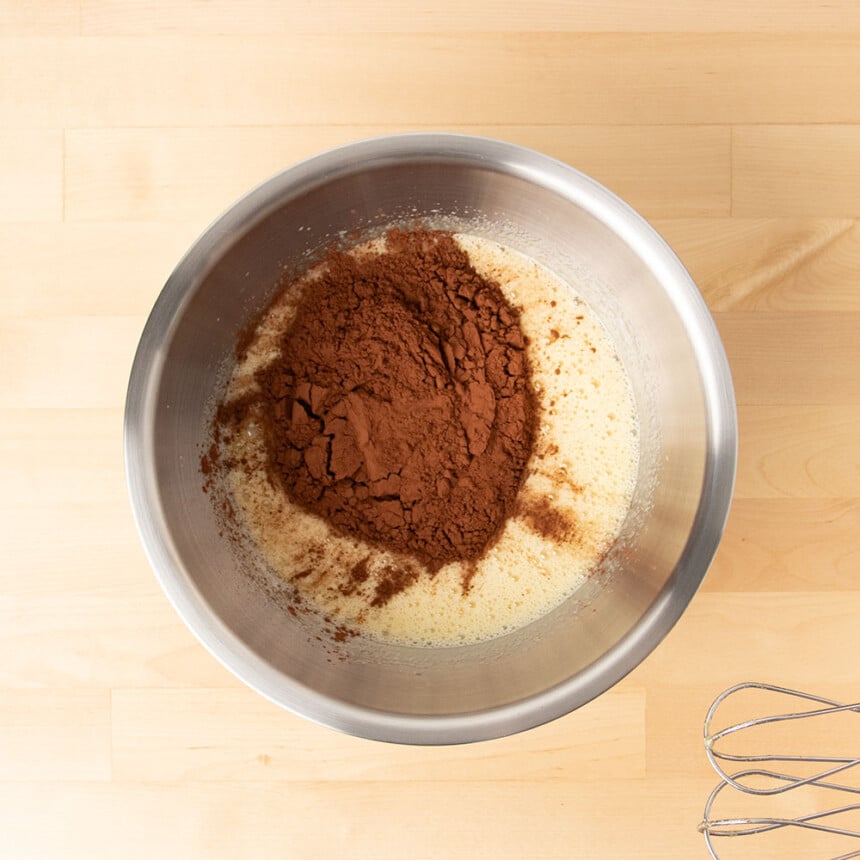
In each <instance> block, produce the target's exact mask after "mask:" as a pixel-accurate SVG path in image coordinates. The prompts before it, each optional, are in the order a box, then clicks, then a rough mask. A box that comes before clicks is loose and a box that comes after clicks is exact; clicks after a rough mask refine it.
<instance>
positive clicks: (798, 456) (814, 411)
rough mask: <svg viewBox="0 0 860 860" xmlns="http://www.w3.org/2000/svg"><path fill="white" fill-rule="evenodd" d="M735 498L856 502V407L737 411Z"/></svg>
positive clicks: (859, 433)
mask: <svg viewBox="0 0 860 860" xmlns="http://www.w3.org/2000/svg"><path fill="white" fill-rule="evenodd" d="M738 423H739V425H740V444H739V453H738V471H737V483H736V484H735V498H739V499H743V498H750V497H752V498H771V499H773V498H781V497H785V496H790V497H795V498H810V499H822V498H852V497H857V496H858V489H860V487H858V477H860V476H858V468H860V463H858V453H857V439H858V438H860V408H858V407H857V406H838V405H837V406H805V405H782V404H774V405H759V404H749V405H741V406H740V408H739V409H738Z"/></svg>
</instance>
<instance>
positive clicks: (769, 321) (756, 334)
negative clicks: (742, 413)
mask: <svg viewBox="0 0 860 860" xmlns="http://www.w3.org/2000/svg"><path fill="white" fill-rule="evenodd" d="M714 317H715V320H716V323H717V328H718V329H719V331H720V336H721V337H722V338H723V342H724V343H725V347H726V352H727V353H728V356H729V363H730V364H731V366H732V372H733V374H734V377H735V391H736V395H737V398H738V401H739V402H740V403H756V404H766V403H797V404H813V403H832V404H853V405H856V404H860V374H858V373H857V368H858V367H860V338H858V337H857V332H858V327H860V314H857V313H840V314H832V313H823V312H816V311H810V312H806V313H793V312H788V313H784V312H776V311H774V312H773V313H769V314H767V315H763V314H749V313H743V312H729V311H726V312H720V313H718V314H715V315H714ZM822 355H827V356H828V361H825V362H822V360H821V357H822ZM789 374H790V378H789Z"/></svg>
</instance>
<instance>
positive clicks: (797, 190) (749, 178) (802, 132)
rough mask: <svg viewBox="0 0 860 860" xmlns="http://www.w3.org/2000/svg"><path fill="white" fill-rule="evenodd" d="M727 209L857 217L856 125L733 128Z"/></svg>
mask: <svg viewBox="0 0 860 860" xmlns="http://www.w3.org/2000/svg"><path fill="white" fill-rule="evenodd" d="M732 140H733V158H732V212H733V214H735V215H738V216H741V217H760V216H786V215H789V216H793V215H829V216H836V217H857V216H860V126H857V125H794V126H792V125H786V126H778V125H777V126H747V127H743V126H742V127H739V128H735V129H733V133H732Z"/></svg>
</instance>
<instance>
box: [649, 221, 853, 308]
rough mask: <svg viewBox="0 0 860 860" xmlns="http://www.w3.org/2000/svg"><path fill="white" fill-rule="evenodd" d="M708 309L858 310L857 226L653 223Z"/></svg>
mask: <svg viewBox="0 0 860 860" xmlns="http://www.w3.org/2000/svg"><path fill="white" fill-rule="evenodd" d="M655 226H656V227H657V229H658V230H659V231H660V232H661V233H662V234H663V236H665V238H666V239H667V241H668V242H669V243H670V244H671V245H672V247H673V248H674V250H675V252H676V253H677V254H678V255H679V256H680V257H681V260H682V261H683V262H684V264H685V265H686V266H687V268H688V269H689V270H690V273H691V274H692V275H693V277H694V278H695V279H696V283H697V284H698V286H699V288H700V289H701V290H702V292H703V293H704V295H705V298H706V299H707V301H708V305H709V307H710V308H711V310H712V311H799V312H803V311H828V312H838V311H858V310H860V289H858V285H857V271H858V269H860V226H858V224H857V223H856V222H855V221H852V220H850V219H836V218H722V219H716V218H708V219H699V218H690V219H677V220H662V221H657V222H655Z"/></svg>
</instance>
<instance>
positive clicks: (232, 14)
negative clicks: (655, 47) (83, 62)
mask: <svg viewBox="0 0 860 860" xmlns="http://www.w3.org/2000/svg"><path fill="white" fill-rule="evenodd" d="M7 2H9V3H11V2H12V0H7ZM69 5H72V4H69ZM19 14H20V13H19ZM34 17H35V16H34ZM81 26H82V29H83V32H84V33H85V34H86V35H97V36H103V35H156V34H168V33H169V34H176V33H178V34H183V35H196V34H224V35H231V34H232V35H236V34H243V35H251V34H259V33H283V34H290V33H297V32H315V31H330V30H337V31H340V32H343V33H355V32H401V31H402V32H413V31H420V32H434V31H441V32H449V31H458V32H464V31H477V32H488V31H489V32H493V31H502V32H511V33H516V32H530V31H536V32H552V31H561V32H568V31H575V32H580V33H587V32H596V33H605V32H616V33H617V32H646V33H649V32H659V31H669V32H672V31H684V32H708V31H715V32H745V31H755V32H767V31H773V32H785V31H788V30H799V31H802V32H817V31H831V32H837V33H838V32H844V31H846V30H850V29H853V30H860V10H858V8H857V5H856V4H855V3H853V2H851V0H831V2H827V3H820V2H818V3H816V2H809V0H763V2H757V3H754V4H750V3H746V2H743V0H728V2H723V3H720V5H719V7H716V6H713V5H711V4H709V3H704V4H698V3H689V2H686V0H666V2H663V3H660V4H648V5H643V4H642V3H640V2H638V0H605V2H593V0H591V2H584V3H568V2H565V0H533V2H531V3H529V4H528V5H527V6H526V5H522V6H512V5H511V4H510V3H507V2H505V0H484V2H482V3H472V4H468V5H466V4H463V3H460V2H458V0H437V2H435V3H432V4H409V3H403V2H397V0H374V2H371V3H361V4H354V5H353V4H349V3H347V4H344V3H342V2H340V0H317V2H315V3H279V2H276V0H246V2H244V3H243V4H242V14H241V15H237V14H236V8H235V5H233V4H232V3H230V2H229V0H210V2H208V3H206V4H205V6H204V5H203V4H200V3H199V2H195V0H175V2H172V3H161V2H157V0H131V2H129V0H81Z"/></svg>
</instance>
